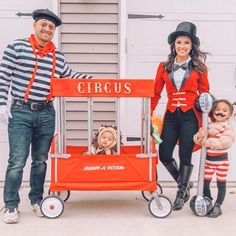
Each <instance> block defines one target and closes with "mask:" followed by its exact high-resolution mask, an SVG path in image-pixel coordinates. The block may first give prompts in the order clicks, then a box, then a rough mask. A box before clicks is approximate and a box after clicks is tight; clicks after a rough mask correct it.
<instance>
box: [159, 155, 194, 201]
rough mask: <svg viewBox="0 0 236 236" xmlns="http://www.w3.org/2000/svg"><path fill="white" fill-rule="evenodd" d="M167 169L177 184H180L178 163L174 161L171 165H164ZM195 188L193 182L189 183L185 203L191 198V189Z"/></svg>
mask: <svg viewBox="0 0 236 236" xmlns="http://www.w3.org/2000/svg"><path fill="white" fill-rule="evenodd" d="M163 165H164V166H165V168H166V169H167V170H168V172H169V173H170V174H171V176H172V177H173V179H174V180H175V182H176V183H177V184H178V177H179V170H178V166H177V163H176V161H175V160H174V159H173V161H172V162H170V163H163ZM191 188H193V182H189V184H188V186H187V189H186V190H187V191H186V194H185V198H184V202H187V201H188V200H189V198H190V189H191Z"/></svg>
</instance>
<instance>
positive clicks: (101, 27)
mask: <svg viewBox="0 0 236 236" xmlns="http://www.w3.org/2000/svg"><path fill="white" fill-rule="evenodd" d="M60 17H61V19H62V22H63V24H62V26H61V29H60V30H61V31H60V40H61V42H60V45H61V49H62V51H63V52H64V54H65V56H66V58H67V60H68V63H69V65H70V66H71V68H73V69H74V70H76V71H79V72H83V73H88V74H90V75H92V76H93V77H94V78H117V77H118V74H119V72H118V0H61V1H60ZM94 101H95V102H94V109H93V111H94V112H93V120H94V123H93V128H94V129H97V128H98V127H99V126H100V125H101V124H102V123H105V124H110V123H114V122H115V101H114V99H111V98H106V99H94ZM65 109H66V143H67V144H68V145H86V144H87V137H88V132H87V128H88V125H87V123H88V119H87V117H88V112H87V110H88V109H87V99H86V98H82V99H80V98H67V99H65Z"/></svg>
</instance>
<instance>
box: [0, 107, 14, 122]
mask: <svg viewBox="0 0 236 236" xmlns="http://www.w3.org/2000/svg"><path fill="white" fill-rule="evenodd" d="M9 118H12V115H11V113H10V112H9V110H8V107H7V105H2V106H0V122H2V123H3V124H6V125H7V124H8V119H9Z"/></svg>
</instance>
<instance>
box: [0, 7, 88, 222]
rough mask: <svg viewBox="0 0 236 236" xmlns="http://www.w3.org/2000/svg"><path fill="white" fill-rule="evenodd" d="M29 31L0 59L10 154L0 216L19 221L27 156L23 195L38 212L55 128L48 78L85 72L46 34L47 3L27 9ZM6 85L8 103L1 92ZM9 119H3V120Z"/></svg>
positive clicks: (49, 29)
mask: <svg viewBox="0 0 236 236" xmlns="http://www.w3.org/2000/svg"><path fill="white" fill-rule="evenodd" d="M33 19H34V23H33V29H34V32H35V34H32V35H30V37H29V38H27V39H22V40H16V41H14V42H13V43H11V44H9V45H8V46H7V48H6V50H5V52H4V54H3V58H2V61H1V65H0V121H2V122H3V123H6V124H8V136H9V146H10V154H9V160H8V167H7V171H6V179H5V186H4V202H5V212H4V222H5V223H17V222H18V221H19V211H18V205H19V203H20V198H19V188H20V186H21V183H22V175H23V168H24V166H25V163H26V160H27V158H28V156H29V151H30V146H31V155H32V164H31V172H30V192H29V195H28V196H29V199H30V202H31V205H32V209H33V210H34V211H35V212H36V214H37V215H38V216H43V215H42V213H41V210H40V202H41V200H42V198H43V191H44V181H45V174H46V167H47V164H46V161H47V159H48V152H49V148H50V143H51V140H52V138H53V135H54V129H55V110H54V107H53V102H52V100H53V99H52V94H51V89H50V79H51V78H59V77H60V78H63V77H67V78H69V77H70V78H87V77H88V76H87V75H83V74H81V73H76V72H74V71H73V70H71V69H70V68H69V67H68V65H67V62H66V60H65V57H64V55H63V53H62V52H60V51H59V50H58V49H56V48H55V46H54V44H53V43H52V41H51V40H52V38H53V36H54V33H55V29H56V27H58V26H59V25H61V20H60V18H59V17H58V16H56V15H55V14H54V13H53V12H51V11H49V10H48V9H46V10H45V9H39V10H35V11H34V12H33ZM10 85H11V96H12V104H11V109H10V111H9V109H8V107H7V98H8V93H9V87H10ZM8 122H9V123H8Z"/></svg>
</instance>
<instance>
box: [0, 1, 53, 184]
mask: <svg viewBox="0 0 236 236" xmlns="http://www.w3.org/2000/svg"><path fill="white" fill-rule="evenodd" d="M42 8H48V9H53V0H50V1H48V0H41V1H38V0H20V1H19V0H7V1H5V0H0V13H1V15H0V25H1V28H2V30H1V37H0V58H2V53H3V51H4V48H5V47H6V46H7V44H8V43H10V42H11V41H13V40H15V39H20V38H27V37H29V35H30V34H31V33H33V28H32V24H33V19H32V17H31V16H29V15H28V14H29V13H31V12H32V11H33V10H35V9H42ZM17 13H19V14H18V15H16V14H17ZM21 13H22V14H23V15H22V16H19V15H21ZM7 139H8V138H7V127H6V126H4V125H2V124H0V151H1V161H0V181H4V178H5V171H6V166H7V160H8V152H9V149H8V140H7ZM29 169H30V161H28V163H27V166H26V168H25V171H24V180H26V181H27V180H28V179H29ZM48 172H49V171H48Z"/></svg>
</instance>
